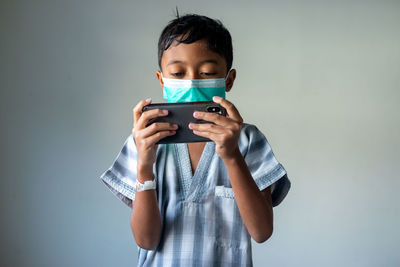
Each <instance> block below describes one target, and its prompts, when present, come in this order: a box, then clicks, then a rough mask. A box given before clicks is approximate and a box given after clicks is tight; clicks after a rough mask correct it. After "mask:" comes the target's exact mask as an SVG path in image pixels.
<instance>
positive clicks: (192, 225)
mask: <svg viewBox="0 0 400 267" xmlns="http://www.w3.org/2000/svg"><path fill="white" fill-rule="evenodd" d="M238 144H239V149H240V151H241V153H242V155H243V156H244V159H245V161H246V163H247V165H248V168H249V170H250V172H251V174H252V176H253V178H254V180H255V182H256V184H257V185H258V187H259V189H260V190H263V189H265V188H266V187H268V186H270V185H271V194H272V200H273V206H277V205H278V204H279V203H280V202H281V201H282V200H283V199H284V198H285V196H286V194H287V193H288V191H289V189H290V180H289V179H288V177H287V175H285V174H286V170H285V169H284V167H283V166H282V165H281V164H280V163H279V162H278V161H277V160H276V158H275V156H274V153H273V152H272V149H271V147H270V145H269V143H268V141H267V139H266V138H265V136H264V135H263V134H262V133H261V132H260V131H259V130H258V129H257V128H256V127H255V126H254V125H250V124H243V127H242V130H241V134H240V137H239V142H238ZM136 160H137V151H136V146H135V142H134V140H133V136H132V134H131V135H129V137H128V138H127V139H126V141H125V143H124V145H123V147H122V150H121V151H120V152H119V154H118V155H117V157H116V159H115V161H114V163H113V164H112V165H111V167H110V168H109V169H108V170H106V171H105V172H104V173H103V174H102V175H101V177H100V179H101V180H102V181H103V182H104V183H105V184H106V185H107V186H108V188H109V189H110V190H111V191H112V192H113V193H114V194H115V195H116V196H117V197H118V198H119V199H121V200H122V201H123V202H124V203H125V204H126V205H128V206H129V207H131V208H132V200H134V199H135V182H136ZM153 172H154V175H155V177H156V181H157V189H156V192H157V200H158V206H159V209H160V214H161V222H162V234H161V239H160V243H159V245H158V246H157V248H156V249H155V250H145V249H142V248H140V247H138V249H139V258H138V266H174V267H176V266H183V267H186V266H252V256H251V237H250V235H249V233H248V232H247V229H246V227H245V225H244V223H243V221H242V219H241V217H240V213H239V210H238V206H237V203H236V200H235V196H234V193H233V190H232V187H231V184H230V180H229V177H228V172H227V170H226V167H225V165H224V163H223V161H222V160H221V159H220V158H219V157H218V155H217V154H216V153H215V143H214V142H207V143H206V145H205V147H204V151H203V153H202V155H201V158H200V161H199V163H198V166H197V168H196V171H195V173H194V175H192V169H191V164H190V158H189V153H188V148H187V144H167V145H159V146H158V149H157V159H156V163H155V164H154V168H153Z"/></svg>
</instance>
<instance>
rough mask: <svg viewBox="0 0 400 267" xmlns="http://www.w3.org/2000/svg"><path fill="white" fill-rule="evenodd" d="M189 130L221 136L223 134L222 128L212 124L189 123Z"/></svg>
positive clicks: (223, 129)
mask: <svg viewBox="0 0 400 267" xmlns="http://www.w3.org/2000/svg"><path fill="white" fill-rule="evenodd" d="M189 129H191V130H195V131H200V132H210V133H216V134H223V133H224V132H225V128H224V127H222V126H219V125H216V124H212V123H189Z"/></svg>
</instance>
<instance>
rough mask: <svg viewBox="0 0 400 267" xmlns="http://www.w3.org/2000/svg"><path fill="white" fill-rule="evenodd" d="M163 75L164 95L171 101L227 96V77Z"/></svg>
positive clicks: (194, 100) (195, 100)
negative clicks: (185, 77) (189, 78)
mask: <svg viewBox="0 0 400 267" xmlns="http://www.w3.org/2000/svg"><path fill="white" fill-rule="evenodd" d="M228 74H229V73H228ZM161 77H162V80H163V83H164V90H163V95H164V98H165V99H166V100H167V101H168V102H169V103H181V102H197V101H212V99H213V96H220V97H222V98H225V87H226V86H225V83H226V78H227V77H228V75H226V77H225V78H216V79H195V80H184V79H170V78H165V77H164V76H163V75H162V73H161Z"/></svg>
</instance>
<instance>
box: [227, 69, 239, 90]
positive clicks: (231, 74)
mask: <svg viewBox="0 0 400 267" xmlns="http://www.w3.org/2000/svg"><path fill="white" fill-rule="evenodd" d="M235 78H236V70H235V69H231V71H230V72H229V74H228V77H227V78H226V87H225V91H226V92H229V91H230V90H231V89H232V86H233V82H234V81H235Z"/></svg>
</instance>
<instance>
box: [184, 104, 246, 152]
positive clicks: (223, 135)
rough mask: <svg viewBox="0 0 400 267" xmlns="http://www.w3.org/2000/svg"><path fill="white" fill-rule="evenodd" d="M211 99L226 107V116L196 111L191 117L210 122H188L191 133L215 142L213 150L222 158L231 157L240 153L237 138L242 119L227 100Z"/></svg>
mask: <svg viewBox="0 0 400 267" xmlns="http://www.w3.org/2000/svg"><path fill="white" fill-rule="evenodd" d="M213 101H214V102H215V103H218V104H220V105H221V106H222V107H224V108H225V109H226V112H227V116H226V117H225V116H222V115H219V114H216V113H210V112H200V111H196V112H194V114H193V117H195V118H196V119H202V120H205V121H210V122H213V123H215V124H212V123H190V124H189V128H190V129H192V130H193V133H194V134H196V135H199V136H203V137H206V138H209V139H211V140H212V141H214V142H215V144H216V147H215V151H216V153H217V154H218V156H219V157H220V158H221V159H222V160H227V159H232V158H233V157H235V156H237V155H238V154H237V153H240V151H239V147H238V140H239V136H240V129H241V128H242V124H243V119H242V117H241V116H240V114H239V111H238V110H237V109H236V107H235V106H234V105H233V104H232V103H231V102H229V101H228V100H226V99H224V98H222V97H218V96H214V97H213Z"/></svg>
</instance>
